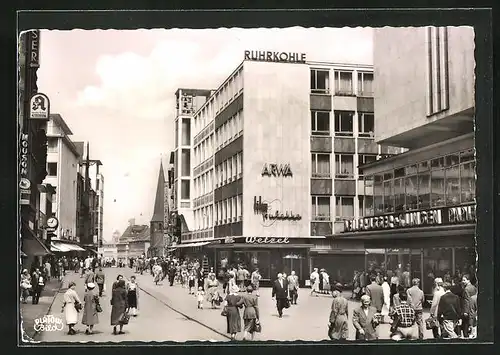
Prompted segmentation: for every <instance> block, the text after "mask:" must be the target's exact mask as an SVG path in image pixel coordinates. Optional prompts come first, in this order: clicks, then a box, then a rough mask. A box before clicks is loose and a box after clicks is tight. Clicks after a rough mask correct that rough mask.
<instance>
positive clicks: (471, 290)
mask: <svg viewBox="0 0 500 355" xmlns="http://www.w3.org/2000/svg"><path fill="white" fill-rule="evenodd" d="M462 284H463V286H464V287H463V289H464V291H463V295H464V297H463V316H462V326H461V328H462V329H461V330H462V332H463V335H464V338H468V337H469V335H470V331H471V327H472V324H471V314H472V313H473V311H472V309H471V308H472V302H473V301H472V296H474V295H476V294H477V289H476V287H475V286H474V285H473V284H472V283H471V281H470V276H469V275H468V274H464V275H463V276H462Z"/></svg>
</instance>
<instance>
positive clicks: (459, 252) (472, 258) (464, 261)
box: [455, 247, 476, 283]
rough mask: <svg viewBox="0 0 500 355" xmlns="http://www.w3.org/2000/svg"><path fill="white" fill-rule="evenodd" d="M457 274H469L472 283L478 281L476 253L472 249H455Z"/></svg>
mask: <svg viewBox="0 0 500 355" xmlns="http://www.w3.org/2000/svg"><path fill="white" fill-rule="evenodd" d="M455 274H456V275H457V276H463V275H464V274H469V276H470V277H471V281H472V282H473V283H475V281H476V280H475V279H476V251H475V249H474V248H472V247H456V248H455Z"/></svg>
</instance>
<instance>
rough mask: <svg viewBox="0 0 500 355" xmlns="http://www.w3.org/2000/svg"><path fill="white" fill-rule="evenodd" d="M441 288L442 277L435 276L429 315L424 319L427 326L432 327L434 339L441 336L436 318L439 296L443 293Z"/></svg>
mask: <svg viewBox="0 0 500 355" xmlns="http://www.w3.org/2000/svg"><path fill="white" fill-rule="evenodd" d="M444 292H445V291H444V288H443V279H442V278H440V277H437V278H436V279H435V280H434V292H433V296H432V302H431V309H430V316H429V318H427V320H426V324H428V327H427V328H430V329H432V336H433V337H434V339H439V338H440V337H441V327H440V324H439V320H438V305H439V300H440V299H441V296H442V295H444Z"/></svg>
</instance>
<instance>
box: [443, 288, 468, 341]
mask: <svg viewBox="0 0 500 355" xmlns="http://www.w3.org/2000/svg"><path fill="white" fill-rule="evenodd" d="M443 288H444V294H443V295H442V296H441V298H440V299H439V305H438V311H437V317H438V320H439V322H440V323H441V335H442V338H443V339H456V338H458V335H457V333H456V332H455V327H456V326H457V325H458V324H459V320H460V318H461V316H462V310H461V305H460V299H459V297H458V296H457V295H455V294H454V293H452V292H451V288H452V285H450V284H449V283H447V282H445V283H444V284H443Z"/></svg>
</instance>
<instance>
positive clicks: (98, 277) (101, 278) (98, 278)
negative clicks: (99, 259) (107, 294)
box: [95, 266, 106, 297]
mask: <svg viewBox="0 0 500 355" xmlns="http://www.w3.org/2000/svg"><path fill="white" fill-rule="evenodd" d="M105 281H106V275H104V271H102V266H99V269H98V270H97V271H96V273H95V282H96V284H97V287H98V288H99V297H102V292H103V291H104V284H105Z"/></svg>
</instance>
